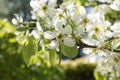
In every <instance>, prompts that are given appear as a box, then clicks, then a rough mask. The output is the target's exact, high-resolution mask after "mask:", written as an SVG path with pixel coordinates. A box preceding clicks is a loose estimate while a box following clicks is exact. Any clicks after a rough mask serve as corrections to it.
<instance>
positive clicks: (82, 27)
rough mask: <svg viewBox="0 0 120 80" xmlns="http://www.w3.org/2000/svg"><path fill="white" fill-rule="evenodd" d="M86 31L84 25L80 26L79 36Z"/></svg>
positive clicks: (77, 31)
mask: <svg viewBox="0 0 120 80" xmlns="http://www.w3.org/2000/svg"><path fill="white" fill-rule="evenodd" d="M84 31H85V28H84V26H83V25H79V26H78V27H77V30H76V34H77V35H80V34H82V33H83V32H84Z"/></svg>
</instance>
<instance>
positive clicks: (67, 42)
mask: <svg viewBox="0 0 120 80" xmlns="http://www.w3.org/2000/svg"><path fill="white" fill-rule="evenodd" d="M64 44H65V45H66V46H68V47H73V46H74V45H75V40H74V39H72V38H64Z"/></svg>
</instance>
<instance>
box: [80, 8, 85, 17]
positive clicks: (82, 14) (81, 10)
mask: <svg viewBox="0 0 120 80" xmlns="http://www.w3.org/2000/svg"><path fill="white" fill-rule="evenodd" d="M79 13H80V15H81V16H85V15H86V10H85V8H84V7H83V6H80V7H79Z"/></svg>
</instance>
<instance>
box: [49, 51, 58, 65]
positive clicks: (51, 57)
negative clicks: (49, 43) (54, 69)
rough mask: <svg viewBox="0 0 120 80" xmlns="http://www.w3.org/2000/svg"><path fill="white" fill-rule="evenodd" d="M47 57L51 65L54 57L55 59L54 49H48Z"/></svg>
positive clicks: (53, 62)
mask: <svg viewBox="0 0 120 80" xmlns="http://www.w3.org/2000/svg"><path fill="white" fill-rule="evenodd" d="M49 59H50V64H51V66H52V65H54V64H55V59H56V51H55V50H52V49H51V50H49Z"/></svg>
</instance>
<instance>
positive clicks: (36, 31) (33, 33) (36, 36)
mask: <svg viewBox="0 0 120 80" xmlns="http://www.w3.org/2000/svg"><path fill="white" fill-rule="evenodd" d="M31 34H32V35H33V36H34V38H36V39H39V38H40V35H39V32H38V30H33V31H32V32H31Z"/></svg>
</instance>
